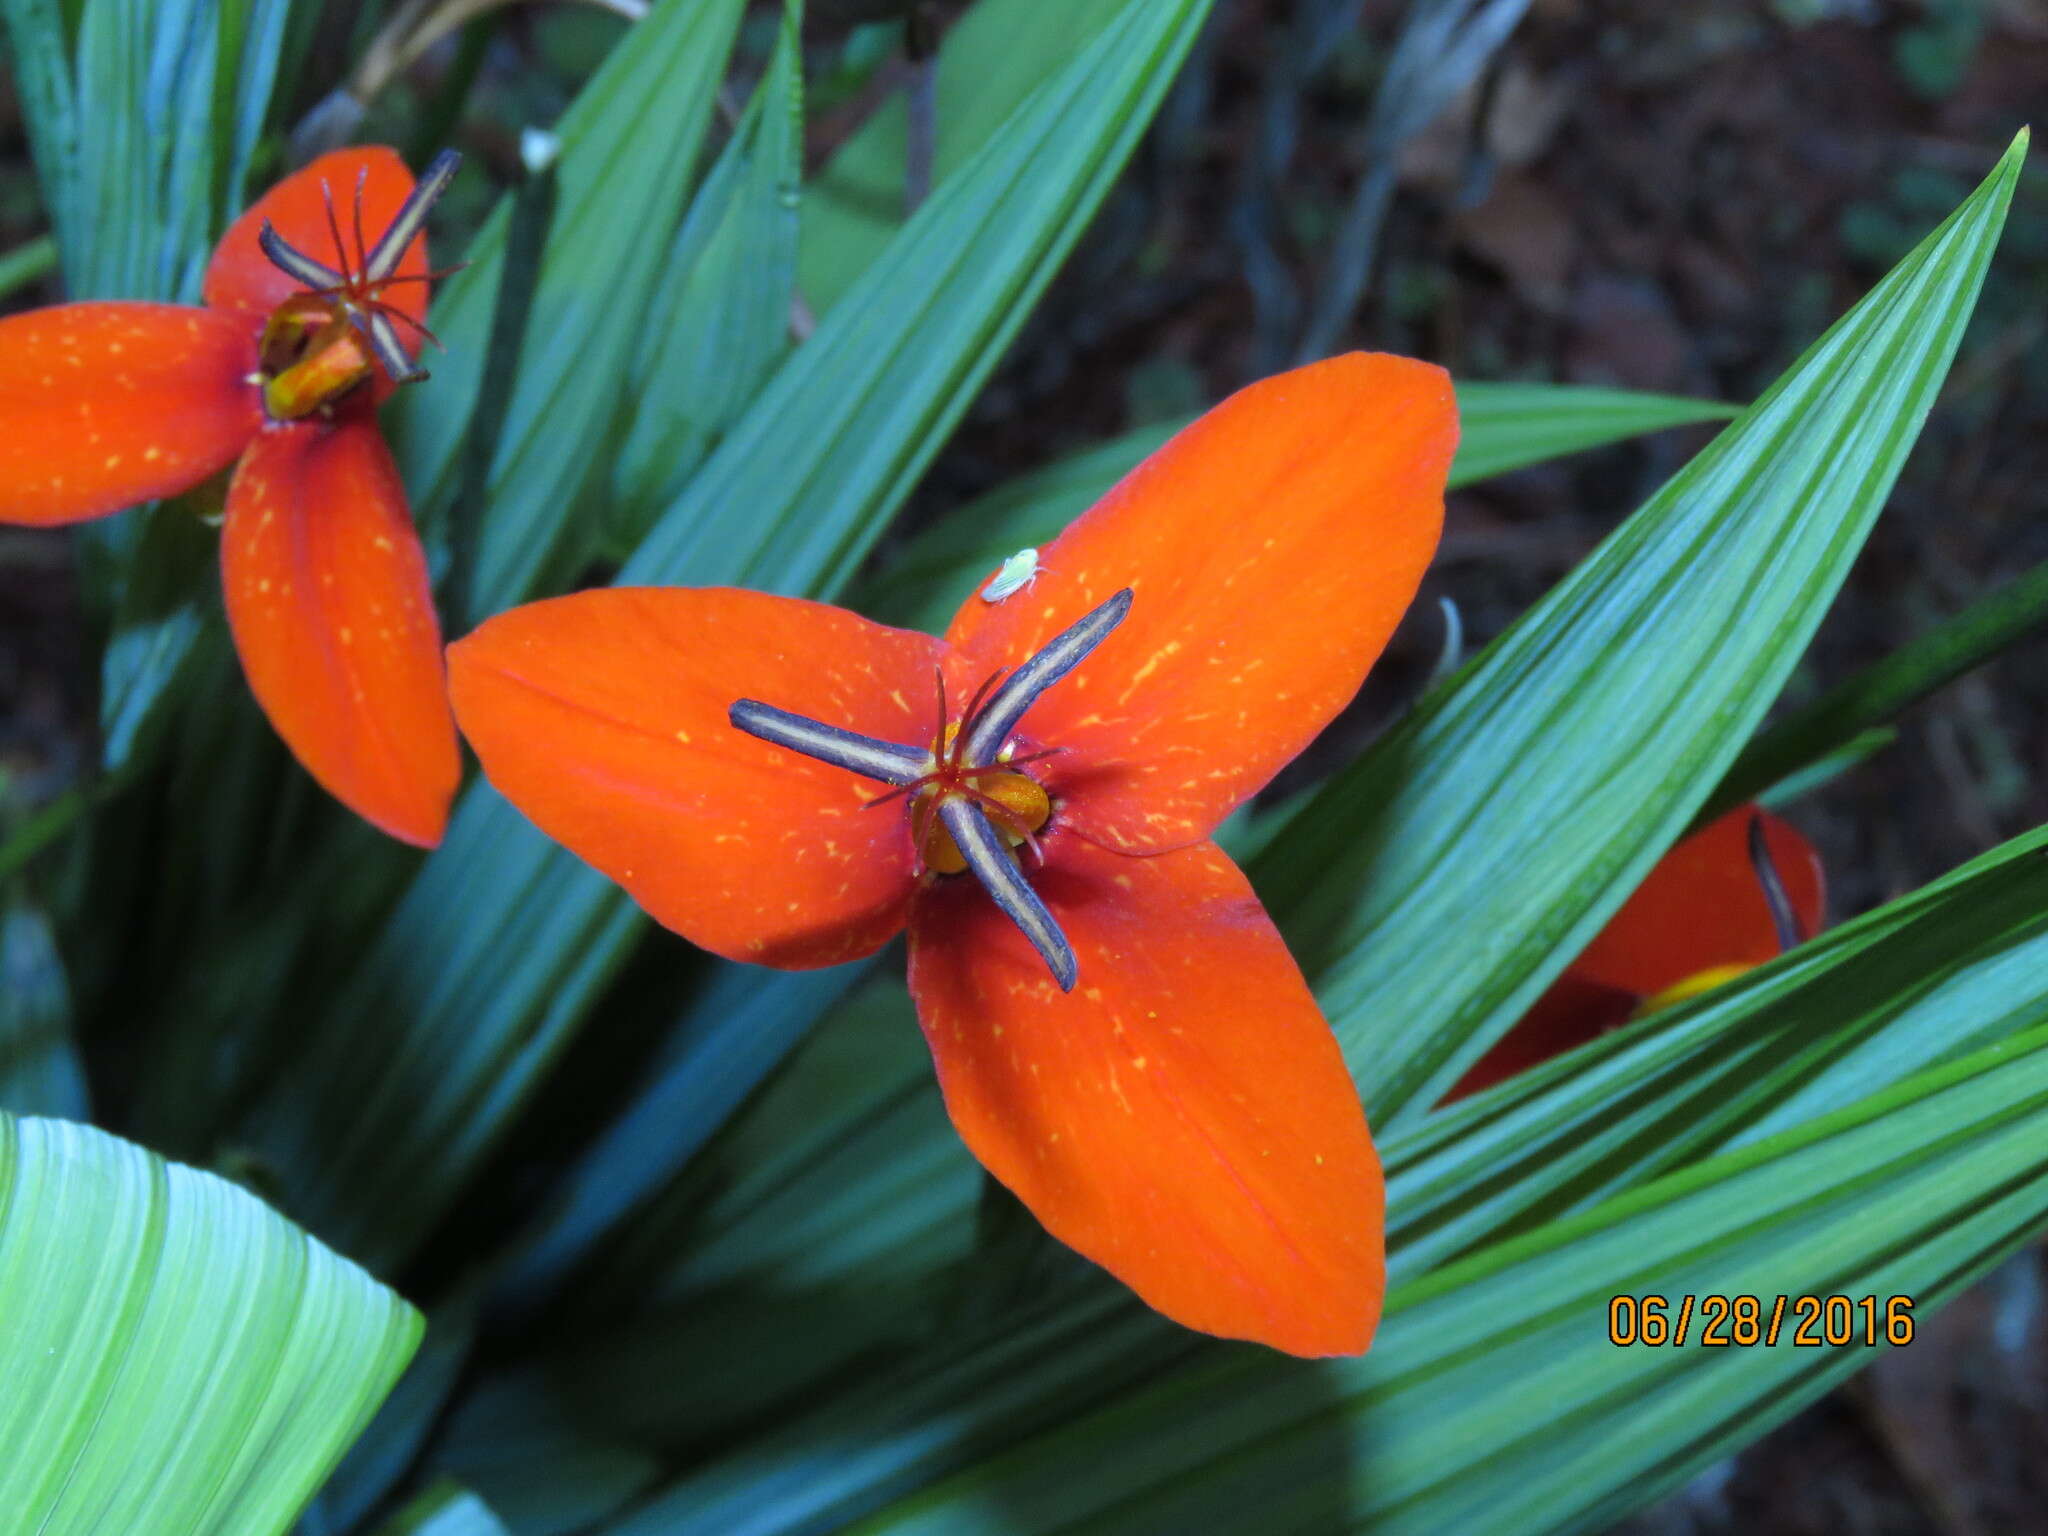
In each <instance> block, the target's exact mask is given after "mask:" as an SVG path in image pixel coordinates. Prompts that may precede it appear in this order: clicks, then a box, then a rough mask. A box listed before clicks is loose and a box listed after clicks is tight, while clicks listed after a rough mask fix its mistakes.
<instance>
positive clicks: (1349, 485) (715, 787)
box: [449, 354, 1457, 1355]
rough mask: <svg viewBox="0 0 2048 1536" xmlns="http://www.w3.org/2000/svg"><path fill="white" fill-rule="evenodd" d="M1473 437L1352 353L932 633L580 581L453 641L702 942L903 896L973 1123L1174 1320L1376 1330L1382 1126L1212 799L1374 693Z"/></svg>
mask: <svg viewBox="0 0 2048 1536" xmlns="http://www.w3.org/2000/svg"><path fill="white" fill-rule="evenodd" d="M1456 438H1457V424H1456V415H1455V411H1454V408H1453V404H1452V399H1451V388H1450V383H1449V381H1448V380H1447V379H1446V378H1445V376H1444V374H1443V372H1442V371H1441V370H1440V369H1436V368H1432V367H1429V366H1427V365H1425V364H1421V363H1415V362H1409V361H1407V360H1405V359H1401V358H1392V357H1370V356H1363V355H1357V354H1354V355H1352V356H1348V357H1341V358H1337V359H1334V360H1332V361H1330V362H1326V363H1319V364H1316V365H1314V366H1312V367H1309V368H1303V369H1300V370H1297V371H1296V372H1293V373H1288V374H1283V375H1281V376H1280V377H1278V378H1273V379H1268V380H1266V381H1264V382H1263V383H1260V384H1255V385H1253V386H1252V387H1251V388H1249V389H1246V390H1243V391H1241V392H1240V393H1238V394H1237V395H1235V396H1233V397H1232V398H1231V399H1229V400H1227V401H1225V402H1224V403H1223V404H1222V405H1220V406H1218V407H1217V408H1216V409H1215V410H1213V411H1211V412H1209V413H1208V414H1207V415H1206V416H1204V417H1203V418H1202V419H1201V420H1199V421H1197V422H1196V423H1195V424H1194V425H1192V426H1191V427H1189V428H1188V429H1187V430H1185V431H1184V432H1182V433H1181V434H1179V435H1178V436H1177V437H1175V438H1174V439H1173V440H1172V441H1171V442H1170V443H1168V444H1167V445H1166V446H1165V447H1164V448H1162V449H1160V451H1159V452H1158V453H1156V454H1154V455H1153V456H1152V457H1151V458H1150V459H1148V460H1146V461H1145V463H1143V464H1142V465H1140V466H1139V467H1138V468H1137V469H1136V470H1135V471H1133V472H1132V474H1131V475H1130V476H1129V477H1128V478H1126V479H1125V480H1124V481H1123V482H1122V483H1121V484H1120V485H1118V486H1117V487H1116V488H1115V489H1114V490H1112V491H1111V492H1110V493H1109V494H1108V495H1107V496H1106V497H1105V498H1104V499H1103V500H1102V501H1101V502H1100V503H1098V504H1097V505H1096V506H1095V507H1094V508H1093V509H1092V510H1091V511H1089V512H1088V513H1087V514H1086V515H1084V516H1083V517H1081V518H1080V519H1079V520H1078V521H1076V522H1075V523H1074V524H1073V525H1072V526H1071V527H1070V528H1068V529H1067V530H1066V532H1065V533H1063V534H1061V535H1060V537H1059V538H1058V539H1057V540H1056V541H1055V542H1054V543H1052V544H1051V545H1049V546H1048V547H1046V548H1044V549H1042V550H1040V551H1038V552H1037V555H1036V558H1035V560H1033V561H1030V562H1027V563H1029V564H1031V565H1033V566H1035V567H1036V575H1035V577H1033V578H1030V579H1027V578H1025V577H1024V575H1023V574H1022V572H1021V571H1019V572H1017V573H1015V576H1014V579H1013V580H1010V581H1007V582H1003V583H997V584H993V585H990V586H977V587H976V589H975V591H974V592H973V593H972V594H970V595H969V596H968V598H967V600H966V603H965V604H964V605H963V606H962V608H961V609H960V611H959V613H958V614H957V615H956V616H955V618H954V620H953V623H952V626H951V628H950V629H949V630H948V632H947V635H946V638H945V639H944V640H936V639H933V638H932V637H931V636H929V635H921V634H913V633H910V632H908V631H905V630H898V629H886V628H884V627H882V626H881V625H878V624H874V623H870V622H869V621H868V620H866V619H863V618H860V617H858V616H857V615H855V614H851V613H848V612H845V611H844V610H842V609H838V608H828V607H825V606H823V605H821V604H817V603H808V602H800V601H797V600H795V599H791V598H784V597H773V596H769V595H766V594H763V593H757V592H741V591H734V590H732V589H729V588H710V589H699V590H691V589H676V588H638V589H630V588H629V589H612V590H608V591H591V592H581V593H577V594H575V595H573V596H569V597H562V598H556V599H554V600H552V601H548V602H542V603H535V604H532V605H530V606H527V607H524V608H518V609H514V610H513V611H511V612H510V613H505V614H500V615H499V616H498V617H496V618H494V619H491V620H490V621H489V622H487V623H485V624H484V625H483V626H482V627H481V628H480V629H478V630H477V631H476V633H475V634H473V635H471V636H469V637H468V638H467V639H465V640H462V641H459V642H457V643H456V644H455V645H453V646H451V647H450V648H449V682H450V689H451V695H452V697H453V700H454V704H455V711H456V715H457V717H458V718H459V720H460V721H461V724H462V729H463V732H464V734H465V735H467V736H468V738H469V740H470V742H471V744H472V745H473V746H474V747H475V748H476V750H477V753H478V755H479V757H481V758H482V760H483V765H484V771H485V772H486V773H487V774H488V775H489V776H490V779H491V781H492V783H494V784H495V785H496V786H497V787H498V789H499V790H501V791H502V792H503V793H504V794H505V795H506V796H507V797H508V798H510V799H511V801H512V802H513V803H514V804H515V805H517V806H518V807H519V808H520V809H521V810H522V811H524V812H525V813H526V815H527V816H529V817H531V818H532V819H533V821H534V822H535V823H536V824H537V825H538V826H539V827H540V828H541V829H542V830H543V831H544V832H546V833H548V834H549V835H550V836H552V837H554V838H556V839H557V840H559V841H560V842H562V843H564V844H566V845H567V846H568V847H569V848H570V849H572V850H573V851H574V852H576V853H578V854H579V855H581V856H582V857H583V858H585V859H587V860H588V861H589V862H590V863H592V864H593V865H595V866H596V867H597V868H598V869H600V870H602V871H603V872H604V873H606V874H607V875H609V876H611V878H613V879H614V880H616V881H618V882H619V883H620V884H621V885H623V886H624V887H625V888H626V889H627V891H629V892H630V893H631V894H632V896H633V897H634V899H635V900H637V901H638V902H639V903H640V904H641V905H642V906H643V907H645V908H646V909H647V911H648V912H649V913H650V914H652V915H653V916H654V917H655V918H656V919H657V920H658V921H660V922H661V923H663V924H665V925H667V926H668V927H670V928H672V929H674V930H675V931H676V932H678V933H680V934H682V935H683V936H685V937H686V938H689V939H691V940H693V941H694V942H696V943H698V944H700V945H702V946H704V947H705V948H706V949H709V950H712V951H714V952H716V953H718V954H721V955H725V956H727V957H729V958H732V959H735V960H750V961H754V962H757V963H760V964H765V965H774V966H781V967H785V968H789V969H803V968H807V967H812V966H821V965H830V964H834V963H836V962H839V961H843V960H851V959H854V958H856V957H858V956H861V955H865V954H869V953H871V952H872V951H874V950H876V949H878V948H879V947H880V946H881V945H883V944H884V943H886V942H887V941H888V940H889V939H890V938H891V937H892V936H893V935H895V934H896V933H897V932H899V931H901V930H902V929H903V928H904V927H905V926H906V925H907V926H908V928H909V932H910V990H911V993H912V996H913V997H914V998H915V1000H916V1003H917V1012H918V1019H919V1022H920V1023H921V1024H922V1026H923V1030H924V1034H925V1038H926V1041H927V1043H928V1044H929V1046H930V1048H931V1052H932V1057H933V1060H934V1062H935V1064H936V1066H937V1068H938V1074H939V1083H940V1086H941V1088H942V1089H943V1090H944V1093H945V1098H946V1107H947V1110H948V1111H949V1113H950V1114H951V1116H952V1119H953V1124H954V1125H955V1127H957V1128H958V1130H959V1132H960V1134H961V1136H962V1137H963V1138H964V1139H965V1141H966V1142H967V1145H968V1147H969V1148H970V1149H971V1150H972V1151H973V1152H974V1155H975V1156H976V1157H978V1158H979V1159H980V1160H981V1162H982V1164H983V1165H984V1166H985V1167H986V1168H987V1169H988V1170H989V1171H990V1172H991V1173H993V1174H994V1175H995V1176H996V1177H997V1178H998V1179H1000V1180H1001V1181H1002V1182H1003V1183H1004V1184H1006V1185H1007V1186H1009V1188H1010V1189H1011V1190H1013V1191H1014V1192H1015V1193H1016V1194H1017V1195H1018V1196H1019V1198H1021V1199H1022V1200H1023V1201H1024V1203H1025V1204H1026V1205H1027V1206H1029V1207H1030V1208H1031V1209H1032V1211H1034V1212H1035V1213H1036V1214H1037V1216H1038V1218H1039V1219H1040V1220H1041V1221H1042V1222H1043V1223H1044V1224H1045V1226H1046V1228H1047V1230H1049V1231H1050V1232H1051V1233H1052V1234H1053V1235H1054V1236H1055V1237H1057V1238H1059V1239H1061V1240H1062V1241H1064V1242H1066V1243H1068V1244H1070V1245H1071V1246H1073V1247H1074V1248H1076V1249H1078V1250H1079V1251H1080V1252H1082V1253H1084V1254H1086V1255H1087V1256H1088V1257H1090V1258H1092V1259H1094V1260H1096V1261H1097V1262H1098V1263H1101V1264H1102V1265H1104V1266H1105V1267H1106V1268H1108V1269H1109V1270H1110V1271H1112V1272H1113V1273H1114V1274H1116V1275H1117V1276H1118V1277H1119V1278H1121V1279H1122V1280H1123V1281H1124V1282H1125V1283H1126V1284H1128V1285H1129V1286H1131V1288H1132V1289H1133V1290H1135V1291H1136V1292H1137V1293H1138V1294H1139V1295H1140V1296H1142V1297H1143V1298H1144V1299H1145V1300H1146V1301H1147V1302H1149V1303H1150V1304H1151V1305H1152V1306H1154V1307H1156V1308H1158V1309H1159V1310H1160V1311H1161V1312H1164V1313H1165V1314H1167V1315H1168V1316H1169V1317H1172V1318H1174V1319H1176V1320H1178V1321H1180V1322H1182V1323H1184V1324H1186V1325H1188V1326H1189V1327H1192V1328H1198V1329H1202V1330H1204V1331H1206V1332H1209V1333H1216V1334H1222V1335H1224V1336H1227V1337H1232V1338H1246V1339H1256V1340H1259V1341H1261V1342H1263V1343H1266V1344H1270V1345H1273V1346H1275V1347H1276V1348H1279V1349H1284V1350H1289V1351H1292V1352H1293V1353H1296V1354H1302V1355H1333V1354H1354V1353H1356V1352H1358V1351H1360V1350H1363V1349H1364V1348H1365V1347H1366V1345H1367V1343H1368V1342H1369V1341H1370V1339H1371V1337H1372V1333H1373V1329H1374V1326H1375V1324H1376V1323H1377V1321H1378V1317H1379V1310H1380V1296H1381V1291H1382V1288H1383V1285H1384V1225H1383V1213H1382V1205H1383V1198H1384V1197H1383V1190H1382V1185H1381V1179H1380V1172H1379V1164H1378V1161H1377V1159H1376V1157H1375V1155H1374V1152H1373V1148H1372V1141H1371V1138H1370V1136H1369V1134H1368V1132H1367V1130H1366V1124H1365V1116H1364V1113H1363V1111H1362V1109H1361V1108H1360V1105H1359V1098H1358V1093H1357V1090H1356V1089H1355V1088H1354V1087H1353V1086H1352V1083H1351V1080H1350V1077H1349V1075H1348V1074H1347V1072H1346V1070H1345V1066H1344V1059H1343V1056H1342V1054H1341V1053H1340V1052H1339V1050H1338V1047H1337V1042H1336V1039H1335V1037H1334V1036H1333V1035H1332V1034H1331V1032H1330V1028H1329V1025H1328V1024H1327V1023H1326V1022H1325V1021H1324V1019H1323V1016H1322V1014H1321V1012H1320V1011H1319V1010H1318V1009H1317V1007H1316V1002H1315V999H1314V997H1313V996H1312V995H1311V994H1310V992H1309V989H1308V986H1307V984H1306V983H1305V982H1304V981H1303V979H1302V976H1301V972H1300V970H1299V969H1298V968H1297V967H1296V965H1295V963H1294V960H1293V958H1292V957H1291V956H1290V955H1289V954H1288V952H1287V948H1286V946H1285V945H1284V944H1283V943H1282V942H1281V939H1280V935H1279V934H1278V932H1277V931H1276V930H1275V929H1274V927H1273V924H1272V921H1271V919H1270V918H1268V917H1267V915H1266V912H1265V909H1264V908H1263V907H1261V906H1260V904H1259V901H1258V898H1257V897H1256V896H1255V895H1254V894H1253V893H1252V890H1251V887H1250V886H1249V885H1248V884H1247V883H1246V881H1245V878H1244V876H1243V874H1242V873H1240V872H1239V870H1238V869H1237V867H1236V866H1235V865H1234V864H1232V863H1231V861H1230V859H1229V858H1228V857H1227V856H1226V855H1225V854H1224V853H1223V851H1222V850H1221V849H1220V848H1218V847H1217V846H1216V844H1215V843H1214V842H1212V841H1210V834H1211V833H1212V832H1213V831H1214V830H1215V828H1216V826H1217V824H1218V823H1219V822H1221V821H1222V820H1223V818H1224V817H1225V816H1226V815H1228V814H1229V813H1230V811H1231V810H1232V809H1233V808H1234V807H1235V806H1237V805H1238V804H1240V803H1241V802H1242V801H1244V800H1245V799H1246V798H1248V797H1249V796H1251V795H1253V794H1256V793H1257V792H1258V790H1259V789H1260V788H1261V787H1263V786H1264V785H1265V784H1266V783H1267V782H1268V781H1269V780H1270V779H1271V778H1272V777H1273V775H1274V774H1275V773H1276V772H1278V771H1279V769H1280V768H1281V767H1282V766H1283V765H1284V764H1285V763H1286V762H1287V761H1288V760H1289V759H1290V758H1292V757H1293V756H1294V755H1295V754H1296V753H1298V752H1299V751H1301V749H1302V748H1303V747H1304V746H1306V745H1307V744H1308V742H1309V741H1310V739H1311V738H1313V737H1314V736H1315V734H1316V733H1317V732H1318V731H1319V730H1321V729H1322V727H1323V725H1324V724H1325V723H1326V722H1327V721H1328V720H1329V719H1330V717H1331V716H1332V715H1334V714H1335V713H1336V712H1337V711H1338V710H1340V709H1342V708H1343V707H1344V705H1345V704H1346V703H1347V702H1348V701H1349V700H1350V699H1351V697H1352V696H1353V694H1355V693H1356V692H1357V689H1358V686H1359V683H1360V682H1361V681H1362V680H1363V678H1364V676H1365V672H1366V669H1367V668H1368V667H1369V666H1370V665H1371V664H1372V662H1373V661H1374V659H1375V658H1376V657H1377V656H1378V655H1379V653H1380V650H1381V649H1382V647H1383V646H1384V645H1385V644H1386V641H1387V637H1388V635H1389V634H1390V633H1391V632H1392V630H1393V628H1394V625H1395V623H1396V622H1397V621H1398V620H1399V618H1400V616H1401V613H1402V611H1403V610H1404V609H1405V608H1406V607H1407V606H1408V603H1409V601H1410V600H1411V599H1412V598H1413V596H1414V594H1415V589H1416V585H1417V583H1418V582H1419V580H1420V579H1421V575H1422V571H1423V568H1424V567H1425V566H1426V565H1427V564H1428V562H1429V559H1430V556H1431V554H1432V553H1433V552H1434V551H1435V548H1436V543H1437V536H1438V531H1439V528H1440V526H1441V522H1442V516H1443V489H1444V477H1445V473H1446V471H1447V470H1448V468H1449V465H1450V459H1451V452H1452V448H1453V447H1454V445H1455V442H1456ZM1006 568H1007V567H1006Z"/></svg>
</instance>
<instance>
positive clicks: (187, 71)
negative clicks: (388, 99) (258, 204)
mask: <svg viewBox="0 0 2048 1536" xmlns="http://www.w3.org/2000/svg"><path fill="white" fill-rule="evenodd" d="M287 9H288V5H287V4H286V0H227V3H224V4H206V3H201V0H85V4H84V5H83V7H82V9H81V10H80V11H79V12H78V14H77V25H76V28H75V31H74V29H72V28H69V27H67V26H66V24H65V20H64V18H63V16H62V14H61V11H60V8H59V6H58V5H56V4H55V3H53V0H6V6H5V16H6V20H7V24H8V36H9V39H10V41H11V42H12V43H13V45H14V50H15V55H16V58H17V60H18V61H19V63H18V65H17V72H18V78H19V79H20V81H21V83H22V94H23V104H24V106H25V107H26V109H27V113H26V115H27V118H28V125H29V134H30V139H31V141H32V143H33V145H34V147H35V156H36V169H37V172H38V174H39V176H40V178H41V180H42V183H43V195H44V200H45V202H46V203H47V204H48V206H49V210H50V220H51V223H52V224H53V225H54V226H55V231H56V236H57V244H58V248H59V250H60V252H61V253H62V256H63V262H64V275H65V278H66V281H67V284H68V286H69V288H70V290H71V293H72V296H73V297H75V298H129V299H169V300H183V301H190V300H192V299H194V298H196V297H197V295H198V292H199V279H200V274H201V273H202V271H203V270H204V268H205V265H206V259H207V257H208V255H209V254H210V253H211V251H212V248H213V242H214V241H215V239H217V238H218V236H219V234H220V232H221V230H222V229H223V228H225V227H226V225H227V222H228V216H229V215H230V214H231V213H233V212H234V211H235V209H236V207H237V206H238V201H239V198H240V196H241V193H242V183H243V181H244V179H245V178H246V176H247V174H248V170H249V162H250V158H251V156H252V154H253V152H254V149H255V145H256V140H257V137H258V135H259V134H260V132H261V130H262V126H263V121H264V119H265V117H266V115H267V114H268V111H269V106H270V96H271V90H272V87H273V85H274V82H275V79H276V73H277V56H278V49H279V47H280V45H281V44H282V42H283V34H284V24H285V13H286V11H287ZM67 41H70V42H72V43H74V44H75V46H74V47H67ZM86 103H89V104H90V107H89V110H88V109H86V108H85V107H84V106H83V104H86Z"/></svg>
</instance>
